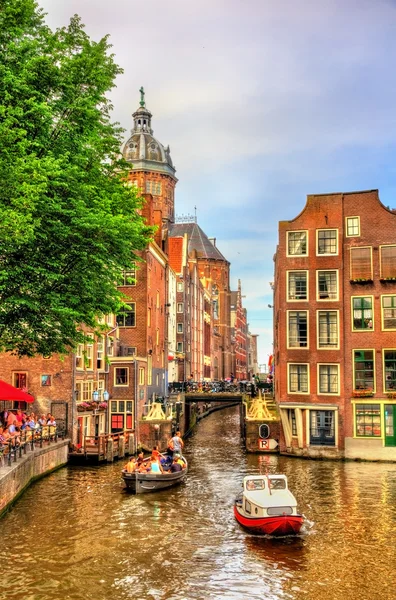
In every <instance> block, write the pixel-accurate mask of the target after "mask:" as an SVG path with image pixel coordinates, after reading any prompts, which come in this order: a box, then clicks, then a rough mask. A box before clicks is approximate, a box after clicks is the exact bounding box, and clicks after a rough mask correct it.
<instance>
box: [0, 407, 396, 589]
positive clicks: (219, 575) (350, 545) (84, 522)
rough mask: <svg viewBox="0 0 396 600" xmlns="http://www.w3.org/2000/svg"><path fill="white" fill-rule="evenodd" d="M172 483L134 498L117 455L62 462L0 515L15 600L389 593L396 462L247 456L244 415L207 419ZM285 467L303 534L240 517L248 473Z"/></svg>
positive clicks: (393, 572)
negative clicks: (179, 478) (84, 463)
mask: <svg viewBox="0 0 396 600" xmlns="http://www.w3.org/2000/svg"><path fill="white" fill-rule="evenodd" d="M186 456H187V457H188V459H189V466H190V471H189V475H188V480H187V482H186V483H185V484H182V485H181V486H180V487H178V488H175V489H174V490H168V491H164V492H161V493H156V494H147V495H141V496H132V495H130V494H128V493H126V492H125V490H124V488H123V483H122V481H121V480H120V467H121V464H120V463H115V464H114V465H108V466H102V467H84V468H77V467H68V468H64V469H61V470H60V471H57V472H56V473H53V474H52V475H50V476H49V477H47V478H45V479H42V480H40V481H38V482H37V483H35V484H34V485H32V486H31V487H30V488H29V489H28V490H27V491H26V492H25V494H24V495H23V496H22V497H21V498H20V499H19V500H18V501H17V503H16V504H15V505H14V507H13V508H12V509H11V511H10V512H9V513H8V514H6V515H5V517H4V518H3V519H2V520H1V521H0V533H1V544H0V555H1V571H2V577H1V588H2V592H3V594H4V595H2V593H1V592H0V597H4V598H7V600H12V599H15V600H83V599H84V600H113V599H114V600H124V599H125V600H127V599H128V600H129V599H133V600H146V599H150V600H151V599H152V600H195V599H199V600H207V599H211V598H214V599H227V600H228V599H229V600H241V599H244V600H250V599H255V598H259V599H267V600H275V599H276V600H278V599H279V600H280V599H282V600H284V599H295V600H300V599H305V600H318V599H321V598H326V600H343V599H347V600H372V599H376V598H381V600H394V599H395V598H396V560H395V559H396V465H392V464H371V463H355V462H350V463H338V462H324V461H323V462H322V461H306V460H300V459H292V458H286V457H278V456H257V455H247V454H246V453H245V452H244V450H243V447H242V446H241V443H240V440H239V411H238V408H237V407H235V408H229V409H225V410H223V411H219V412H217V413H214V414H212V415H211V416H209V417H208V418H207V419H205V420H203V421H202V422H201V423H200V424H199V426H198V428H197V430H196V432H195V433H194V435H193V436H192V437H191V438H190V439H189V440H188V441H187V444H186ZM267 471H268V472H270V473H276V472H281V473H286V474H287V476H288V478H289V485H290V488H291V489H292V491H293V492H294V494H295V496H296V497H297V500H298V503H299V508H300V510H301V511H302V512H303V514H304V515H305V517H306V522H305V526H304V528H303V531H302V533H301V535H299V536H298V537H295V538H284V539H271V538H260V537H256V536H252V535H247V534H246V533H245V532H244V531H242V530H241V529H240V528H239V526H238V525H237V523H236V522H235V521H234V517H233V498H234V496H235V495H236V493H237V492H238V491H239V490H240V487H241V482H242V478H243V476H244V475H246V474H252V473H255V474H257V473H260V472H267Z"/></svg>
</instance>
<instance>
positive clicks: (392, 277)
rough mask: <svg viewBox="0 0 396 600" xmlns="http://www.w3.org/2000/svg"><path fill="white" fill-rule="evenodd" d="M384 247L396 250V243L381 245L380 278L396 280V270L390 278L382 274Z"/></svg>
mask: <svg viewBox="0 0 396 600" xmlns="http://www.w3.org/2000/svg"><path fill="white" fill-rule="evenodd" d="M382 248H395V250H396V244H381V245H380V247H379V265H380V279H382V280H384V281H394V280H396V272H395V275H391V278H390V279H389V278H386V277H384V275H383V274H382Z"/></svg>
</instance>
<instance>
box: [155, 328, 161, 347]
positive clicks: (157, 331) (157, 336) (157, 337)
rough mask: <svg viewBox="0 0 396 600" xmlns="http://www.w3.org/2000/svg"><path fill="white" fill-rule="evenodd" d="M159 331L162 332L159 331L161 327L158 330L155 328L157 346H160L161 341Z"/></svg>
mask: <svg viewBox="0 0 396 600" xmlns="http://www.w3.org/2000/svg"><path fill="white" fill-rule="evenodd" d="M159 333H160V332H159V329H156V330H155V345H156V346H159V341H160V340H159Z"/></svg>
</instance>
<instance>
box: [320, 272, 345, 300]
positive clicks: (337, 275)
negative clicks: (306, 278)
mask: <svg viewBox="0 0 396 600" xmlns="http://www.w3.org/2000/svg"><path fill="white" fill-rule="evenodd" d="M334 272H335V273H336V278H337V297H336V298H319V273H334ZM339 298H340V278H339V270H338V269H317V271H316V300H317V302H339Z"/></svg>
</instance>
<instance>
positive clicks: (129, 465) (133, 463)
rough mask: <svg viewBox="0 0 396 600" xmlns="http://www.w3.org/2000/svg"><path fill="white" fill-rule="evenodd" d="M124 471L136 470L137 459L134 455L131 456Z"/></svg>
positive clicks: (131, 471) (132, 471)
mask: <svg viewBox="0 0 396 600" xmlns="http://www.w3.org/2000/svg"><path fill="white" fill-rule="evenodd" d="M124 471H126V472H127V473H134V472H135V471H136V459H135V457H134V456H131V457H130V458H129V460H128V462H127V464H126V465H125V466H124Z"/></svg>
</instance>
